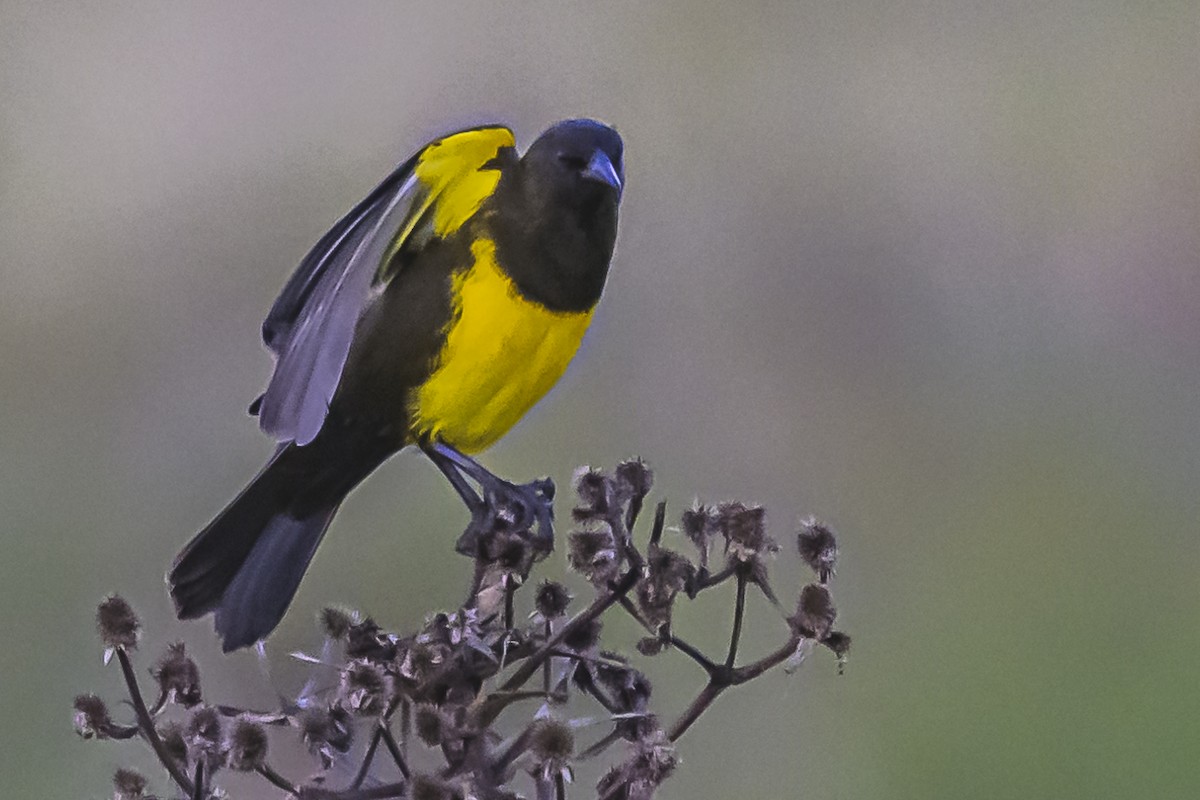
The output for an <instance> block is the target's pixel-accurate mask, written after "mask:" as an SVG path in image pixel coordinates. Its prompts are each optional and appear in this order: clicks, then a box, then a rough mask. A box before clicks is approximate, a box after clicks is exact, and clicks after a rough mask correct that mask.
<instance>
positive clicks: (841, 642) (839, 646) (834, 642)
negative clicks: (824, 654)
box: [821, 631, 850, 675]
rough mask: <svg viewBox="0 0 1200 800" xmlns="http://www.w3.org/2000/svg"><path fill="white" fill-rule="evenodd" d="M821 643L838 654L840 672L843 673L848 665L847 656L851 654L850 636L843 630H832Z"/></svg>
mask: <svg viewBox="0 0 1200 800" xmlns="http://www.w3.org/2000/svg"><path fill="white" fill-rule="evenodd" d="M821 644H823V645H825V646H826V647H828V648H829V649H830V650H832V651H833V654H834V655H835V656H837V660H838V674H839V675H841V674H842V670H843V669H845V667H846V657H847V656H848V655H850V636H849V635H848V634H845V633H842V632H841V631H830V632H829V633H828V634H827V635H826V636H825V638H824V639H822V640H821Z"/></svg>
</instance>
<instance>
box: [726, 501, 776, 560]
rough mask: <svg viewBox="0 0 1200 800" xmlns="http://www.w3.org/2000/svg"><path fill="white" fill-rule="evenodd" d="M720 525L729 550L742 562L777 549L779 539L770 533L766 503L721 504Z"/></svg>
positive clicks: (732, 555)
mask: <svg viewBox="0 0 1200 800" xmlns="http://www.w3.org/2000/svg"><path fill="white" fill-rule="evenodd" d="M717 524H718V526H719V527H720V530H721V534H722V535H723V536H724V537H725V550H726V552H728V553H729V554H730V556H731V557H733V558H736V559H737V560H738V561H750V560H751V559H753V558H754V557H755V556H758V555H760V554H763V553H771V552H774V551H775V550H776V549H777V546H776V544H775V540H774V539H772V538H771V537H770V536H769V535H768V534H767V528H766V513H765V512H764V510H763V507H762V506H748V505H745V504H743V503H734V502H731V503H721V505H719V506H718V507H717Z"/></svg>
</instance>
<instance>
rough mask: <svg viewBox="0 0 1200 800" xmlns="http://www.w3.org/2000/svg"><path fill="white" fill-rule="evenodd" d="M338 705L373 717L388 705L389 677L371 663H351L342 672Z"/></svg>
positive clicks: (379, 667)
mask: <svg viewBox="0 0 1200 800" xmlns="http://www.w3.org/2000/svg"><path fill="white" fill-rule="evenodd" d="M338 703H340V704H341V705H343V706H345V707H346V708H348V709H350V711H352V712H353V713H355V714H359V715H373V714H378V713H380V712H382V711H383V707H384V705H386V703H387V675H386V674H385V673H384V671H383V667H381V666H379V665H378V664H375V663H373V662H371V661H365V660H355V661H351V662H350V663H349V664H347V665H346V667H345V668H344V669H343V670H342V675H341V680H340V681H339V683H338Z"/></svg>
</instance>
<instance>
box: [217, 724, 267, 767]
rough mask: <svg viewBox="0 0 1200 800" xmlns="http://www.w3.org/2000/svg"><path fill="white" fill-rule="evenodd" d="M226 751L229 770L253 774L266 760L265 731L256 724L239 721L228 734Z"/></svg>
mask: <svg viewBox="0 0 1200 800" xmlns="http://www.w3.org/2000/svg"><path fill="white" fill-rule="evenodd" d="M226 749H227V750H228V751H229V767H230V769H235V770H237V771H239V772H253V771H254V770H257V769H258V768H259V767H261V766H262V765H263V764H264V763H266V760H267V729H266V728H264V727H263V726H262V725H260V724H258V723H257V722H251V721H250V720H248V719H239V720H238V721H237V722H235V723H233V728H232V729H231V730H230V732H229V741H228V742H227V743H226Z"/></svg>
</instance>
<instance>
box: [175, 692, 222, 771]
mask: <svg viewBox="0 0 1200 800" xmlns="http://www.w3.org/2000/svg"><path fill="white" fill-rule="evenodd" d="M224 728H225V726H224V720H223V719H222V718H221V712H219V711H218V710H217V709H215V708H213V707H212V706H205V707H203V708H200V709H197V710H196V711H195V712H193V713H192V716H191V717H190V718H189V719H188V722H187V727H186V728H185V729H184V732H183V740H184V742H186V743H187V751H188V755H189V756H190V760H192V761H199V760H200V759H204V761H205V763H206V764H207V765H208V768H209V770H210V771H211V770H214V769H216V768H217V767H219V766H221V765H223V764H224V763H225V736H224V733H225V731H224Z"/></svg>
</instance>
